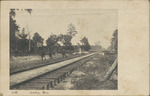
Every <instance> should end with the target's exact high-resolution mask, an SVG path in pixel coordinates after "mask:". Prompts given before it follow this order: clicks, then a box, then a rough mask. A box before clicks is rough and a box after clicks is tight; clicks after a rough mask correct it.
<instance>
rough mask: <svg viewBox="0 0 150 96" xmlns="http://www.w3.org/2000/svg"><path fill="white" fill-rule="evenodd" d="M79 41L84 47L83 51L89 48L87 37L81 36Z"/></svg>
mask: <svg viewBox="0 0 150 96" xmlns="http://www.w3.org/2000/svg"><path fill="white" fill-rule="evenodd" d="M80 41H81V43H82V46H83V49H84V50H85V51H89V50H90V48H91V46H90V44H89V42H88V38H86V37H83V38H82V39H81V40H80Z"/></svg>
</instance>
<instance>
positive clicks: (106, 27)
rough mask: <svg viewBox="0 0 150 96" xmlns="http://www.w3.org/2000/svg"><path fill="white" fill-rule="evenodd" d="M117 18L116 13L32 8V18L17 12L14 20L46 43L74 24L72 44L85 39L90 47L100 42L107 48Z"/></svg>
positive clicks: (115, 26)
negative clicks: (74, 30)
mask: <svg viewBox="0 0 150 96" xmlns="http://www.w3.org/2000/svg"><path fill="white" fill-rule="evenodd" d="M117 15H118V14H117V10H48V9H33V11H32V13H31V15H30V14H29V13H27V12H25V11H17V12H16V17H15V19H16V21H17V24H19V26H20V27H21V28H23V27H25V28H26V25H28V27H29V29H30V30H31V36H33V34H34V33H35V32H38V33H39V34H40V35H41V36H42V37H43V38H44V44H45V41H46V40H47V38H48V37H49V36H50V34H52V33H53V34H56V35H58V34H65V33H66V32H67V28H68V27H67V26H68V25H69V24H70V23H72V24H74V25H75V27H76V30H77V32H78V34H77V35H76V36H75V37H74V38H73V39H72V43H73V44H77V43H78V42H80V40H81V38H82V37H83V36H86V37H87V38H88V40H89V43H90V44H91V45H95V42H97V41H100V43H101V45H102V46H103V47H104V48H107V47H108V46H109V45H110V40H111V37H112V34H113V31H114V30H115V29H116V28H117V22H118V18H117ZM21 30H22V29H21Z"/></svg>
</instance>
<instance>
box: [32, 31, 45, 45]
mask: <svg viewBox="0 0 150 96" xmlns="http://www.w3.org/2000/svg"><path fill="white" fill-rule="evenodd" d="M32 39H33V41H34V42H35V44H36V47H39V46H38V44H39V43H41V44H42V45H43V41H44V39H43V38H42V37H41V36H40V35H39V33H37V32H36V33H34V36H33V38H32Z"/></svg>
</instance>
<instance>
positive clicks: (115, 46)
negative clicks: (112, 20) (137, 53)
mask: <svg viewBox="0 0 150 96" xmlns="http://www.w3.org/2000/svg"><path fill="white" fill-rule="evenodd" d="M111 48H112V49H111V50H112V51H114V52H116V53H117V52H118V29H116V30H115V31H114V32H113V37H112V39H111Z"/></svg>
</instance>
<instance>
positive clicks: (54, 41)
mask: <svg viewBox="0 0 150 96" xmlns="http://www.w3.org/2000/svg"><path fill="white" fill-rule="evenodd" d="M58 40H59V38H58V36H57V35H55V34H52V35H50V37H49V38H48V39H47V40H46V44H47V47H48V48H49V49H53V47H54V46H55V45H56V44H57V42H58Z"/></svg>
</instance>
